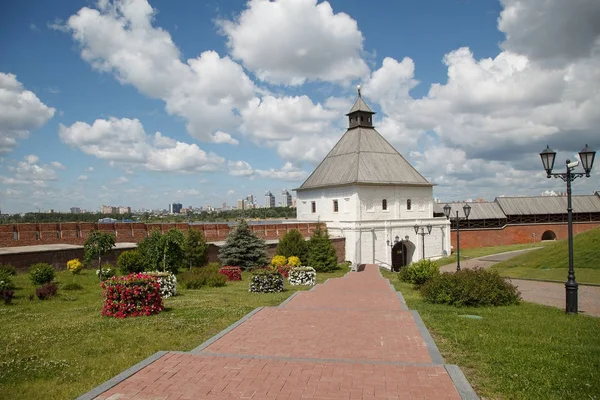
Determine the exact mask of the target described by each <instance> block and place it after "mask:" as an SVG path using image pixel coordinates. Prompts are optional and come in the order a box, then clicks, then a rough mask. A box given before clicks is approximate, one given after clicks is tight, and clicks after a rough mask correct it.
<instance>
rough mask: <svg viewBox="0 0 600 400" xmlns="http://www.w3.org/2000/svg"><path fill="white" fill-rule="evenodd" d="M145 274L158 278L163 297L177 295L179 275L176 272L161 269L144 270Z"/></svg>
mask: <svg viewBox="0 0 600 400" xmlns="http://www.w3.org/2000/svg"><path fill="white" fill-rule="evenodd" d="M144 274H145V275H148V276H153V277H155V278H156V280H157V281H158V284H159V285H160V295H161V296H162V298H163V299H168V298H169V297H171V296H175V295H177V277H176V276H175V275H174V274H172V273H170V272H160V271H152V272H144Z"/></svg>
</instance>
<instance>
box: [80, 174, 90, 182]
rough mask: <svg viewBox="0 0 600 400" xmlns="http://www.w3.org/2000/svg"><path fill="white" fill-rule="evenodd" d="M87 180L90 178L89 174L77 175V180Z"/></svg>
mask: <svg viewBox="0 0 600 400" xmlns="http://www.w3.org/2000/svg"><path fill="white" fill-rule="evenodd" d="M87 180H88V176H87V175H79V176H78V177H77V181H78V182H84V181H87Z"/></svg>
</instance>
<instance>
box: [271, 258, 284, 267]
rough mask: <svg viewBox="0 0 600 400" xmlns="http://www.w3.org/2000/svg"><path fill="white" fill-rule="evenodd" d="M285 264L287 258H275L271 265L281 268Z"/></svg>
mask: <svg viewBox="0 0 600 400" xmlns="http://www.w3.org/2000/svg"><path fill="white" fill-rule="evenodd" d="M285 264H287V257H286V256H275V257H273V258H272V259H271V265H272V266H274V267H275V268H277V267H281V266H282V265H285Z"/></svg>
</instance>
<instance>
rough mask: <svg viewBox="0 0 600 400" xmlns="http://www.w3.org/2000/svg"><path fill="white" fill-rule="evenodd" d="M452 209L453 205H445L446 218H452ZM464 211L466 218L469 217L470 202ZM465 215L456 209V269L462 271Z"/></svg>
mask: <svg viewBox="0 0 600 400" xmlns="http://www.w3.org/2000/svg"><path fill="white" fill-rule="evenodd" d="M451 211H452V207H450V205H449V204H446V205H445V206H444V215H445V216H446V218H448V219H450V212H451ZM463 211H464V213H465V216H464V219H465V220H467V219H469V215H470V214H471V206H470V205H469V204H465V205H464V207H463ZM462 218H463V217H459V216H458V210H456V270H457V271H460V220H461V219H462Z"/></svg>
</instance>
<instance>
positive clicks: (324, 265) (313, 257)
mask: <svg viewBox="0 0 600 400" xmlns="http://www.w3.org/2000/svg"><path fill="white" fill-rule="evenodd" d="M308 246H309V250H308V266H310V267H313V268H314V269H315V270H316V271H317V272H328V271H333V270H334V269H336V268H337V266H338V264H337V255H336V253H335V248H334V247H333V245H332V244H331V242H330V241H329V235H328V234H327V230H322V229H321V227H318V228H317V229H316V230H315V231H314V232H313V235H312V236H311V237H310V242H309V244H308Z"/></svg>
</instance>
